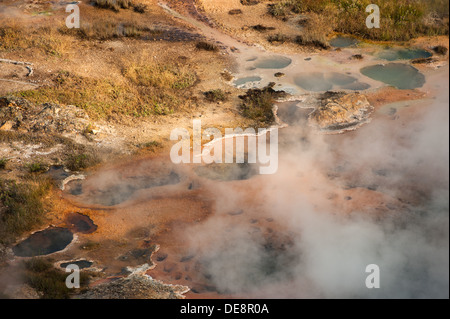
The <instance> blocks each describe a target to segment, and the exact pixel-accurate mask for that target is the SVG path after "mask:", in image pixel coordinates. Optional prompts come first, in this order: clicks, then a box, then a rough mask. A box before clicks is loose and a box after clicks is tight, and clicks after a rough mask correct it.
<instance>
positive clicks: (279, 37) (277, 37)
mask: <svg viewBox="0 0 450 319" xmlns="http://www.w3.org/2000/svg"><path fill="white" fill-rule="evenodd" d="M290 40H291V39H290V38H289V37H288V36H285V35H283V34H280V33H277V34H274V35H269V36H268V38H267V41H269V42H270V43H272V44H283V43H285V42H288V41H290Z"/></svg>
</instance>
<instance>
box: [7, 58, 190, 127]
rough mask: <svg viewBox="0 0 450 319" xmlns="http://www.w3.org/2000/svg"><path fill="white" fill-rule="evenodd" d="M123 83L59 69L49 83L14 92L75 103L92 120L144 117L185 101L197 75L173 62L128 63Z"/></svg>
mask: <svg viewBox="0 0 450 319" xmlns="http://www.w3.org/2000/svg"><path fill="white" fill-rule="evenodd" d="M123 73H124V77H125V79H124V82H122V83H117V82H114V81H112V80H109V79H107V78H105V79H92V78H85V77H80V76H77V75H74V74H72V73H69V72H65V71H61V72H59V74H58V75H57V76H56V77H55V78H54V80H53V83H54V84H53V85H48V86H43V87H40V88H38V89H36V90H28V91H22V92H18V93H15V95H16V96H20V97H24V98H26V99H28V100H29V101H31V102H34V103H48V102H53V103H57V104H62V105H75V106H77V107H80V108H82V109H84V110H85V111H86V112H87V113H88V115H89V116H90V117H91V118H92V119H94V120H95V119H99V118H106V119H115V115H128V116H132V117H144V116H151V115H166V114H171V113H172V112H173V111H174V110H177V109H180V108H182V107H183V105H184V103H186V94H184V92H183V90H184V89H187V88H189V87H191V86H193V85H194V84H195V83H196V81H197V77H196V75H195V73H194V72H192V71H191V70H190V69H188V68H187V67H185V66H180V65H178V64H176V63H165V64H157V63H153V62H145V63H131V64H128V65H127V66H125V67H124V71H123Z"/></svg>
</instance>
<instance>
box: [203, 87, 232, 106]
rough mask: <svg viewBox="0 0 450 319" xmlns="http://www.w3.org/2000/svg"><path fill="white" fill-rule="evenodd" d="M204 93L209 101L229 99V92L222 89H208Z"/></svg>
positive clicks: (215, 101)
mask: <svg viewBox="0 0 450 319" xmlns="http://www.w3.org/2000/svg"><path fill="white" fill-rule="evenodd" d="M203 95H204V96H205V99H206V100H207V101H208V102H212V103H217V102H225V101H226V100H228V96H227V93H225V92H224V91H222V90H221V89H217V90H211V91H207V92H204V93H203Z"/></svg>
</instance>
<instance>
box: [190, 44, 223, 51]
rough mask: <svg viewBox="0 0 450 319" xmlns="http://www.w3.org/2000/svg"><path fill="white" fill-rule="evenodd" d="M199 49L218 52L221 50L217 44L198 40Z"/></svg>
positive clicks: (197, 46)
mask: <svg viewBox="0 0 450 319" xmlns="http://www.w3.org/2000/svg"><path fill="white" fill-rule="evenodd" d="M195 47H196V48H197V49H198V50H204V51H210V52H217V51H219V48H218V46H217V45H215V44H213V43H209V42H205V41H200V42H197V44H196V46H195Z"/></svg>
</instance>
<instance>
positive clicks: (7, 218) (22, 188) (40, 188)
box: [0, 178, 51, 244]
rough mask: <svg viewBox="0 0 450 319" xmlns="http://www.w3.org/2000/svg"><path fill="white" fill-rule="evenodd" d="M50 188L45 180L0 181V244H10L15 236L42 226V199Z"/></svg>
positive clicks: (49, 183)
mask: <svg viewBox="0 0 450 319" xmlns="http://www.w3.org/2000/svg"><path fill="white" fill-rule="evenodd" d="M50 187H51V182H50V181H49V180H48V179H46V178H34V179H30V180H29V181H27V182H26V183H25V182H23V183H17V182H16V181H13V180H4V179H0V212H1V213H0V243H3V244H11V243H12V242H14V241H15V238H16V237H17V236H19V235H21V234H22V233H24V232H27V231H30V230H32V229H33V228H34V227H36V226H37V225H40V224H42V222H43V221H44V216H45V213H46V205H45V204H44V202H43V200H42V198H43V197H44V196H45V195H46V194H47V193H48V192H49V190H50Z"/></svg>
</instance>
